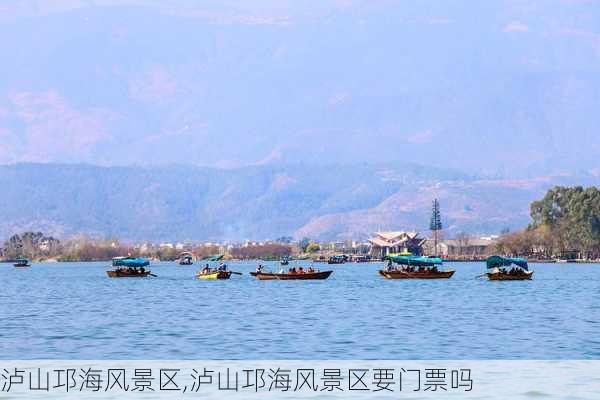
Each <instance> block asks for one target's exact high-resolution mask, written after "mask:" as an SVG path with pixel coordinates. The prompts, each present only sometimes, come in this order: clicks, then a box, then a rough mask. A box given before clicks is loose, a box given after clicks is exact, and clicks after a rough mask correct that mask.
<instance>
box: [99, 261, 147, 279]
mask: <svg viewBox="0 0 600 400" xmlns="http://www.w3.org/2000/svg"><path fill="white" fill-rule="evenodd" d="M148 265H150V262H149V261H148V260H146V259H145V258H137V257H115V258H113V259H112V266H113V267H114V268H115V269H114V270H111V271H106V274H107V275H108V277H109V278H145V277H147V276H156V275H154V274H152V273H151V272H150V271H149V270H146V267H147V266H148Z"/></svg>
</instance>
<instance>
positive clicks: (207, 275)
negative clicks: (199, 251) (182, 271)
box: [196, 271, 233, 281]
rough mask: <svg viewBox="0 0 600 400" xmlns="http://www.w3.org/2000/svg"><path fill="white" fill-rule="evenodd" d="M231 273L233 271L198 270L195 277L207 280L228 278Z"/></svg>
mask: <svg viewBox="0 0 600 400" xmlns="http://www.w3.org/2000/svg"><path fill="white" fill-rule="evenodd" d="M232 273H233V272H231V271H209V272H202V271H200V272H198V273H197V274H196V278H198V279H203V280H209V281H214V280H221V279H229V278H231V274H232Z"/></svg>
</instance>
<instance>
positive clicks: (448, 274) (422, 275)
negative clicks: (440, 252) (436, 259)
mask: <svg viewBox="0 0 600 400" xmlns="http://www.w3.org/2000/svg"><path fill="white" fill-rule="evenodd" d="M455 272H456V271H454V270H448V271H431V270H425V271H422V272H407V271H402V270H392V271H386V270H381V271H379V274H380V275H381V276H383V277H385V278H386V279H450V278H452V276H453V275H454V273H455Z"/></svg>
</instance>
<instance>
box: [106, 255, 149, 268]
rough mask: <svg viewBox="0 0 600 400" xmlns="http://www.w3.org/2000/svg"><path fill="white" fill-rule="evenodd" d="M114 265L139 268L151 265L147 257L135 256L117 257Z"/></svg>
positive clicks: (114, 259)
mask: <svg viewBox="0 0 600 400" xmlns="http://www.w3.org/2000/svg"><path fill="white" fill-rule="evenodd" d="M112 264H113V267H128V268H139V267H147V266H148V265H150V261H148V260H146V259H145V258H135V257H115V258H113V260H112Z"/></svg>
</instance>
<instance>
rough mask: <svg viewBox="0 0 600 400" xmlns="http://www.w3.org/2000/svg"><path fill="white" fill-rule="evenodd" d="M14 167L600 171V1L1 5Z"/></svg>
mask: <svg viewBox="0 0 600 400" xmlns="http://www.w3.org/2000/svg"><path fill="white" fill-rule="evenodd" d="M0 51H1V52H2V59H3V62H2V63H0V76H1V77H2V78H1V79H0V163H11V162H17V161H42V162H86V163H95V164H103V165H113V164H165V163H192V164H199V165H211V166H226V167H231V166H243V165H252V164H265V163H277V162H297V161H303V162H308V163H324V162H327V163H337V162H343V163H353V162H363V161H367V162H379V161H389V160H393V161H411V162H418V163H424V164H431V165H436V166H443V167H444V166H447V167H453V168H459V169H463V170H467V171H473V170H475V171H478V172H480V171H485V172H490V173H497V172H500V173H504V174H507V175H515V176H517V175H522V174H525V173H532V174H547V173H557V172H573V171H577V170H586V171H587V170H594V169H595V168H598V161H597V155H598V154H600V140H599V139H598V136H599V135H598V127H599V126H600V114H599V113H598V112H597V110H598V108H599V107H598V106H599V105H600V101H599V100H600V90H599V89H600V75H599V72H600V68H599V67H600V2H599V1H592V0H589V1H584V0H580V1H577V0H562V1H559V0H555V1H544V2H540V1H533V0H501V1H485V2H474V1H453V0H450V1H391V0H370V1H358V0H355V1H353V0H324V1H291V0H289V1H288V0H272V1H169V2H165V1H150V0H131V1H125V0H113V1H110V0H107V1H100V0H87V1H83V0H81V1H75V0H73V1H68V0H64V1H63V0H54V1H51V2H50V1H24V0H19V1H16V0H15V1H12V0H9V1H7V0H5V1H3V2H2V3H0Z"/></svg>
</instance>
